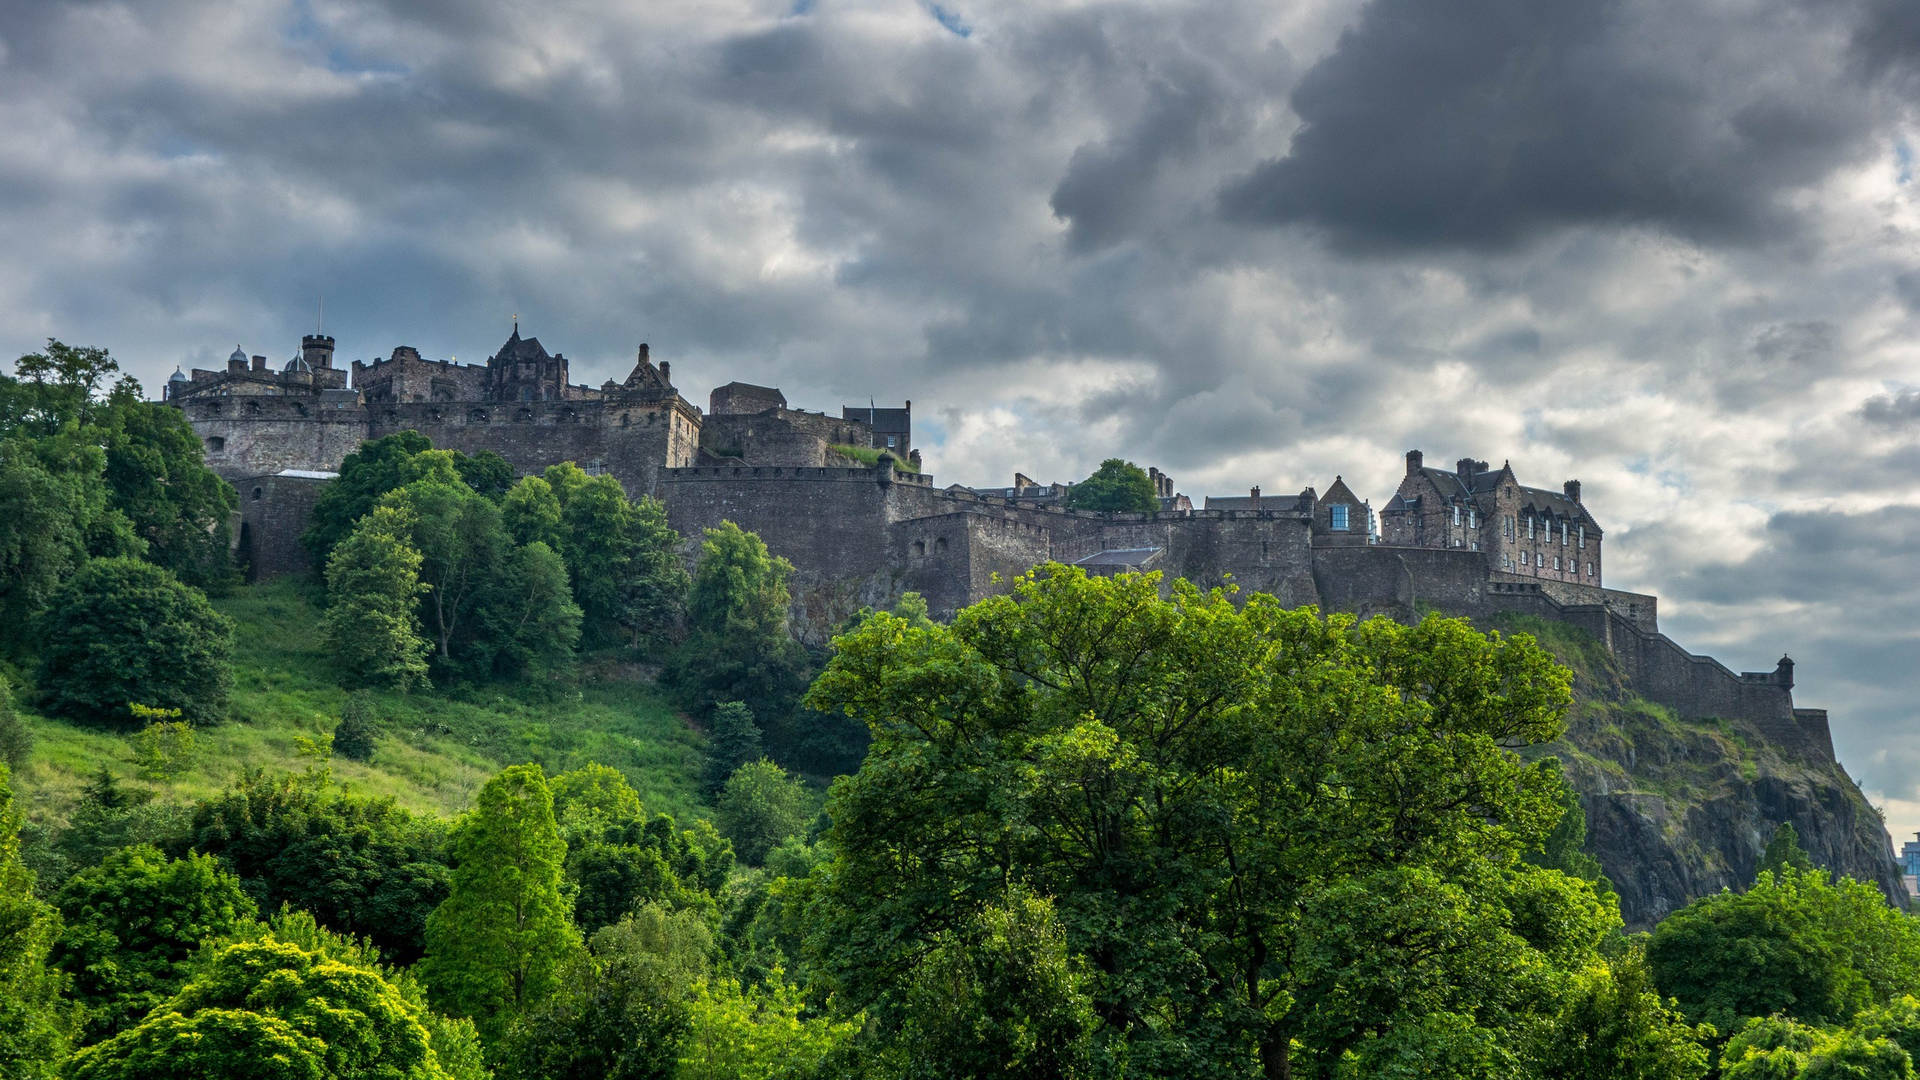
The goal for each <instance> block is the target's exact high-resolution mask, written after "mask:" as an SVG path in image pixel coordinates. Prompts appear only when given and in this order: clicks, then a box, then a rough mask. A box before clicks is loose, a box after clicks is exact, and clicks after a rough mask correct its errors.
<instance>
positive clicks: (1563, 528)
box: [1560, 521, 1567, 547]
mask: <svg viewBox="0 0 1920 1080" xmlns="http://www.w3.org/2000/svg"><path fill="white" fill-rule="evenodd" d="M1560 546H1561V547H1566V546H1567V523H1566V522H1564V521H1563V522H1561V523H1560Z"/></svg>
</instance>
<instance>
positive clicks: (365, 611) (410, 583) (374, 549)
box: [320, 506, 433, 691]
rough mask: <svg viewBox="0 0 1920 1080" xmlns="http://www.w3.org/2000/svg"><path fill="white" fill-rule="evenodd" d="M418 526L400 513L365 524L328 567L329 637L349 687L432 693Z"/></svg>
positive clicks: (382, 514)
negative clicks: (415, 530)
mask: <svg viewBox="0 0 1920 1080" xmlns="http://www.w3.org/2000/svg"><path fill="white" fill-rule="evenodd" d="M413 524H414V522H413V520H412V518H411V517H410V516H409V515H408V513H407V511H406V510H404V509H402V508H400V507H397V506H382V507H378V508H376V509H375V510H374V511H373V512H371V513H369V514H368V515H367V516H366V517H364V518H362V519H361V521H360V524H359V525H357V526H356V527H355V528H354V530H353V532H352V533H351V534H349V535H348V536H347V538H346V540H345V542H343V543H341V544H339V545H338V546H336V547H335V548H334V549H333V554H332V556H331V557H330V558H329V559H328V560H327V595H328V598H329V599H330V601H331V603H330V604H329V605H328V607H327V610H326V613H325V615H323V616H322V617H321V624H320V625H321V635H322V638H323V639H324V640H325V642H326V644H327V652H328V653H329V654H330V655H331V656H332V657H333V663H334V666H335V668H336V670H338V672H339V673H340V677H341V679H342V680H343V681H345V682H347V683H349V684H355V685H361V686H383V687H387V688H389V689H393V690H402V691H404V690H408V689H411V688H413V687H416V686H421V685H425V683H426V681H427V653H428V652H429V651H431V650H432V648H433V646H432V644H431V643H430V642H428V641H427V639H426V638H425V637H423V636H422V635H421V632H420V614H419V610H420V598H421V597H422V596H424V595H425V594H426V592H427V586H426V585H425V584H423V583H422V582H421V580H420V567H421V564H422V559H421V556H420V552H419V551H418V550H416V549H415V548H414V547H413V544H412V543H411V541H410V539H409V538H410V536H411V534H412V531H413Z"/></svg>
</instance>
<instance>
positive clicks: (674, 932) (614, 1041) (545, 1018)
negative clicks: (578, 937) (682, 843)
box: [499, 904, 713, 1080]
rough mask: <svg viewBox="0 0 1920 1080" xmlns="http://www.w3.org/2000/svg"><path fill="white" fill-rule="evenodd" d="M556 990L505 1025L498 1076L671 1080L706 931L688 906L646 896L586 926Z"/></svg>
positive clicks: (700, 970)
mask: <svg viewBox="0 0 1920 1080" xmlns="http://www.w3.org/2000/svg"><path fill="white" fill-rule="evenodd" d="M592 945H593V955H592V957H591V958H583V959H582V960H580V961H578V962H577V963H576V965H575V968H574V970H573V972H572V974H571V975H570V977H569V978H567V979H566V980H565V983H564V985H563V986H562V988H561V990H560V991H559V992H558V993H556V994H554V995H553V996H552V997H551V998H549V999H547V1001H546V1003H545V1004H543V1005H542V1006H541V1007H539V1008H538V1009H536V1010H534V1011H533V1012H531V1013H529V1014H528V1015H527V1016H526V1017H525V1018H524V1019H523V1020H521V1021H520V1022H519V1023H517V1024H515V1025H514V1027H513V1029H512V1031H511V1032H509V1034H508V1036H507V1038H506V1040H505V1041H504V1043H503V1044H502V1046H501V1049H500V1053H499V1058H500V1077H501V1080H602V1078H605V1080H671V1078H672V1077H673V1076H674V1075H675V1072H676V1069H677V1067H678V1055H679V1050H680V1042H681V1039H682V1038H683V1037H684V1035H685V1033H686V1031H687V1028H688V1020H689V1009H688V1006H687V997H688V995H689V992H690V990H691V988H692V987H694V986H697V985H698V984H699V983H700V981H701V980H702V979H704V978H705V977H706V975H707V967H708V963H707V957H708V954H709V953H710V952H711V951H712V948H713V935H712V933H711V931H709V930H708V928H707V924H706V922H705V921H704V920H703V919H702V918H701V916H700V914H699V913H698V912H693V911H679V912H673V913H671V914H670V913H668V912H667V910H666V909H664V908H662V907H660V906H659V905H657V904H648V905H646V906H643V907H641V908H640V909H639V910H637V911H635V912H633V913H631V914H630V915H628V916H627V917H626V918H623V919H622V920H620V922H619V923H617V924H615V925H612V926H608V927H606V928H605V929H603V930H601V931H600V932H598V933H596V934H594V935H593V942H592Z"/></svg>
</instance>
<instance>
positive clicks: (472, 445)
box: [369, 401, 698, 497]
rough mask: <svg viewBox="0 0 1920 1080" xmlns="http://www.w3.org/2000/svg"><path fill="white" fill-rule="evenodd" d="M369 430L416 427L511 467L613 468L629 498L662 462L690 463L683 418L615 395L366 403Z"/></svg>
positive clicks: (653, 488)
mask: <svg viewBox="0 0 1920 1080" xmlns="http://www.w3.org/2000/svg"><path fill="white" fill-rule="evenodd" d="M369 411H370V412H371V413H372V420H371V424H370V429H369V437H371V438H376V439H377V438H380V437H382V436H385V435H390V434H393V433H395V432H399V431H418V432H420V433H421V434H423V435H425V436H426V437H427V438H428V439H430V440H432V442H433V445H434V446H435V447H436V448H437V449H442V450H458V451H460V452H462V453H466V454H477V453H479V452H480V451H482V450H491V451H493V452H494V453H497V454H499V455H500V456H501V457H504V458H506V459H507V462H508V464H510V465H512V466H513V467H514V470H515V471H516V472H519V473H522V474H527V473H537V472H539V471H540V470H542V469H544V468H546V467H547V466H548V465H552V464H554V463H556V462H561V461H571V462H575V463H576V464H578V465H579V466H580V467H581V468H583V469H587V470H588V471H590V472H607V473H611V474H613V476H614V477H615V478H617V479H618V480H619V481H620V484H621V486H622V487H624V488H626V490H627V494H628V495H629V496H632V497H638V496H641V495H654V496H658V495H659V494H660V490H659V478H660V472H661V469H662V468H663V467H664V466H668V465H674V464H691V463H692V461H693V455H694V452H695V449H696V441H697V439H698V435H697V434H696V429H695V428H694V427H693V423H692V420H691V418H690V417H688V416H687V414H686V413H684V412H683V411H681V410H679V409H675V408H673V407H671V406H666V405H659V404H622V403H619V402H615V401H608V402H597V401H536V402H525V403H502V404H497V405H476V404H471V403H466V402H461V403H455V404H448V405H441V404H432V403H423V404H405V405H384V406H374V407H372V408H371V409H370V410H369Z"/></svg>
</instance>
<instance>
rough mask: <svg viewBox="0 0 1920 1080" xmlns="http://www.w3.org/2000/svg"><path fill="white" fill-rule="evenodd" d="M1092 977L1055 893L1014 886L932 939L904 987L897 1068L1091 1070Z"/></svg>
mask: <svg viewBox="0 0 1920 1080" xmlns="http://www.w3.org/2000/svg"><path fill="white" fill-rule="evenodd" d="M1088 981H1089V980H1088V977H1087V973H1086V972H1085V970H1084V963H1083V962H1081V961H1080V960H1078V959H1077V958H1075V957H1073V956H1071V955H1069V953H1068V951H1067V939H1066V931H1065V929H1064V928H1063V927H1062V926H1061V925H1060V922H1059V919H1058V918H1057V917H1056V916H1055V914H1054V910H1053V904H1052V902H1051V901H1048V900H1046V899H1044V898H1042V897H1037V896H1033V895H1031V894H1029V893H1027V892H1026V891H1025V890H1024V889H1020V888H1018V887H1016V888H1013V889H1010V890H1009V891H1008V893H1007V896H1006V898H1005V899H1004V900H1003V901H1001V902H999V903H996V904H993V905H991V906H988V907H985V908H982V909H981V910H980V911H979V912H978V913H977V914H976V915H975V916H974V917H973V918H972V919H971V920H970V921H969V923H968V924H967V925H965V926H963V927H959V928H956V929H954V930H950V931H947V932H945V933H943V934H941V935H940V937H939V938H938V939H937V940H936V941H935V943H934V945H933V949H932V952H931V953H930V954H929V956H928V958H927V960H926V962H925V963H923V964H922V965H921V974H920V977H919V978H918V979H916V980H915V981H914V984H913V985H912V987H911V988H909V990H908V991H907V1001H906V1020H905V1022H904V1024H903V1030H902V1033H901V1036H900V1038H899V1040H898V1042H897V1044H896V1046H897V1048H898V1049H899V1050H900V1051H903V1053H901V1055H900V1056H901V1057H902V1058H903V1061H902V1065H903V1066H904V1068H903V1070H902V1073H901V1075H902V1076H904V1077H911V1078H915V1080H919V1078H925V1080H936V1078H942V1077H950V1076H979V1077H987V1076H994V1077H1006V1078H1008V1080H1023V1078H1025V1080H1071V1078H1074V1077H1087V1076H1091V1075H1092V1071H1091V1066H1092V1053H1091V1051H1092V1047H1091V1045H1090V1037H1091V1035H1092V1032H1093V1028H1094V1016H1093V999H1092V997H1091V995H1090V994H1089V993H1088V990H1087V984H1088Z"/></svg>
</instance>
